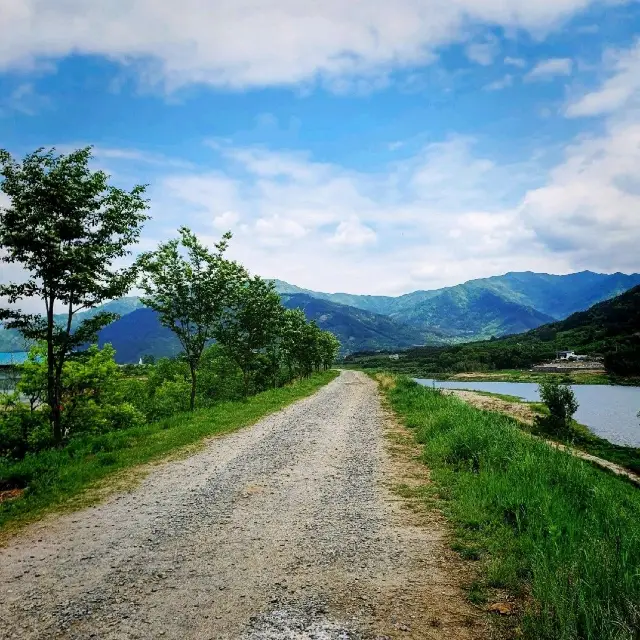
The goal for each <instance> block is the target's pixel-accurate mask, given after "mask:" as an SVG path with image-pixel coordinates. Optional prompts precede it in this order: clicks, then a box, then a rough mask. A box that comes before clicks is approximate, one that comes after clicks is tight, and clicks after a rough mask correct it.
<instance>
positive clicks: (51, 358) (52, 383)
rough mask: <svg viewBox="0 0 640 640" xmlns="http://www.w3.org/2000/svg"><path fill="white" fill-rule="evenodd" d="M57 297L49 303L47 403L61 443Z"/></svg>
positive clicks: (50, 418) (52, 426)
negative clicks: (55, 339)
mask: <svg viewBox="0 0 640 640" xmlns="http://www.w3.org/2000/svg"><path fill="white" fill-rule="evenodd" d="M54 302H55V299H54V298H53V297H52V296H50V297H49V300H48V305H47V404H48V405H49V410H50V414H49V421H50V423H51V430H52V432H53V441H54V442H55V444H57V445H59V444H60V443H61V442H62V422H61V420H60V417H61V416H60V399H59V397H58V385H57V384H56V363H55V353H54V349H53V323H54V319H53V304H54Z"/></svg>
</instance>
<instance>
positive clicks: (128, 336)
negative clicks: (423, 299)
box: [98, 294, 442, 363]
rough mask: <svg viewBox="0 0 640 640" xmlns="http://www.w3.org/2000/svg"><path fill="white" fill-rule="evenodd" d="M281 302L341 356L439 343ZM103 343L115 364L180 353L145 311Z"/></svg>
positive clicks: (342, 309) (302, 300) (354, 316)
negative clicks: (334, 342)
mask: <svg viewBox="0 0 640 640" xmlns="http://www.w3.org/2000/svg"><path fill="white" fill-rule="evenodd" d="M282 301H283V304H284V306H285V307H287V308H289V309H302V311H304V313H305V316H306V317H307V319H308V320H315V321H316V322H317V323H318V325H319V326H320V327H321V328H322V329H325V330H327V331H331V332H332V333H334V334H335V335H336V336H337V337H338V339H339V340H340V342H341V343H342V351H343V353H351V352H353V351H359V350H363V349H367V350H378V349H396V348H398V347H400V348H407V347H412V346H415V345H421V344H427V343H430V344H442V339H440V338H438V337H437V336H435V335H429V334H426V335H425V334H423V333H422V332H420V331H418V330H416V329H414V328H413V327H408V326H405V325H402V324H400V323H399V322H396V321H394V320H391V319H390V318H388V317H386V316H381V315H377V314H375V313H370V312H368V311H362V310H361V309H355V308H353V307H348V306H345V305H340V304H335V303H333V302H328V301H326V300H319V299H316V298H313V297H311V296H308V295H306V294H291V295H283V296H282ZM427 341H429V342H427ZM107 342H109V343H111V344H112V345H113V347H114V348H115V350H116V360H117V361H118V362H119V363H131V362H137V361H138V360H139V359H140V358H141V357H142V356H144V355H153V356H155V357H156V358H159V357H163V356H173V355H176V354H178V353H180V351H181V347H180V343H179V342H178V340H177V339H176V338H175V336H174V335H173V333H172V332H171V331H169V329H167V328H166V327H163V326H162V325H161V324H160V322H159V321H158V317H157V315H156V313H155V312H154V311H152V310H151V309H146V308H141V309H136V310H135V311H133V312H131V313H128V314H126V315H123V316H122V317H121V318H120V319H119V320H117V321H116V322H114V323H112V324H110V325H109V326H108V327H105V328H104V329H103V330H102V331H101V332H100V334H99V341H98V344H99V345H100V346H102V345H104V344H105V343H107Z"/></svg>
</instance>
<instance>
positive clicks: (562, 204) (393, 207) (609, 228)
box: [152, 127, 640, 293]
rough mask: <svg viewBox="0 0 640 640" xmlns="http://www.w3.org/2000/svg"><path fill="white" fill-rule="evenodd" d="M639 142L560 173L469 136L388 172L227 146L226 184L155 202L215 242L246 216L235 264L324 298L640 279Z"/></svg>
mask: <svg viewBox="0 0 640 640" xmlns="http://www.w3.org/2000/svg"><path fill="white" fill-rule="evenodd" d="M639 141H640V127H638V128H633V127H632V128H630V127H626V128H623V127H620V128H611V129H610V130H609V132H608V133H607V135H604V136H602V137H601V138H592V139H590V140H586V139H581V140H580V141H578V142H576V143H575V144H574V145H572V146H571V147H570V148H569V149H568V150H567V153H566V157H565V158H564V159H563V160H562V162H561V163H560V164H558V165H557V166H556V167H555V168H553V169H552V170H551V171H550V172H548V171H546V170H545V169H544V167H541V166H540V165H539V162H542V161H543V159H537V160H535V161H533V160H532V161H531V162H524V163H519V164H506V165H505V164H501V163H500V162H497V161H496V160H492V159H490V158H487V157H485V156H483V154H480V153H478V152H477V148H476V147H477V144H476V142H475V141H474V140H473V139H470V138H464V137H459V136H458V137H455V136H454V137H450V138H449V139H446V140H444V141H441V142H437V143H431V144H428V145H426V146H425V147H424V148H423V149H422V150H420V151H419V152H417V153H416V154H415V155H414V156H413V157H409V158H406V159H403V160H401V161H396V162H392V163H390V164H389V165H388V166H387V167H386V169H384V170H379V171H374V172H358V171H354V170H351V169H347V168H346V167H342V166H340V165H337V164H329V163H322V162H315V161H314V160H313V159H312V158H311V157H310V156H309V155H308V154H302V153H292V152H290V151H274V150H270V149H266V148H262V147H258V148H256V147H249V148H236V147H232V146H227V147H221V148H219V149H218V152H219V153H220V154H221V158H222V160H223V162H225V163H226V164H225V165H224V166H225V170H224V173H223V172H220V173H212V172H209V173H202V174H197V175H192V176H187V177H184V176H180V177H179V179H178V178H171V177H167V178H166V179H165V180H164V181H163V182H162V183H161V184H160V185H158V187H157V191H156V193H155V194H152V195H153V202H154V203H155V202H158V203H163V202H165V201H167V200H168V201H169V202H171V203H172V211H174V212H175V211H176V208H178V210H179V211H180V212H181V220H184V221H186V222H187V223H188V224H192V226H193V228H194V229H195V230H196V231H198V233H200V234H201V235H203V237H207V238H211V241H213V240H215V239H216V237H219V233H220V232H221V231H223V230H226V229H222V228H217V226H216V225H215V224H212V220H213V221H215V219H216V218H218V217H221V216H222V217H223V216H224V213H225V211H233V212H235V213H237V214H238V215H239V216H242V222H243V224H241V225H239V226H237V227H236V228H234V239H233V241H232V244H231V249H230V252H231V255H232V256H233V257H235V258H237V259H240V260H242V261H243V262H244V263H245V264H247V266H248V267H249V268H250V269H251V270H252V271H254V272H257V273H260V274H262V275H264V276H265V277H277V278H281V279H284V280H288V281H291V282H294V283H295V284H298V285H300V286H304V287H308V288H312V289H320V290H332V291H335V290H342V291H352V292H362V293H400V292H403V291H408V290H413V289H418V288H432V287H438V286H444V285H449V284H455V283H457V282H461V281H464V280H467V279H469V278H471V277H482V276H489V275H493V274H496V273H502V272H506V271H509V270H527V269H530V270H537V271H547V272H555V273H567V272H571V271H575V270H577V269H582V268H591V269H595V270H602V271H615V270H623V271H625V270H626V271H629V270H637V264H635V263H637V258H636V255H637V251H636V247H637V245H638V242H639V241H640V228H639V222H638V220H637V215H636V216H635V217H634V212H637V211H638V210H640V172H639V171H638V169H637V167H640V157H638V155H639V154H640V151H638V149H640V146H638V142H639ZM153 232H154V233H156V232H155V231H153ZM216 234H217V235H216ZM165 236H166V233H165Z"/></svg>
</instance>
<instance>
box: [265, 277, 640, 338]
mask: <svg viewBox="0 0 640 640" xmlns="http://www.w3.org/2000/svg"><path fill="white" fill-rule="evenodd" d="M274 283H275V285H276V289H277V290H278V291H279V292H280V293H282V294H289V295H290V294H296V293H299V294H306V295H309V296H312V297H314V298H319V299H322V300H327V301H330V302H335V303H338V304H343V305H348V306H351V307H355V308H357V309H363V310H365V311H371V312H373V313H377V314H381V315H385V316H388V317H390V318H391V319H393V320H395V321H398V322H401V323H403V324H407V325H409V326H413V327H415V328H418V329H420V330H422V331H425V330H426V331H430V332H435V333H436V334H438V335H439V336H440V338H441V339H444V340H445V341H449V342H461V341H467V340H480V339H483V338H490V337H493V336H495V337H500V336H504V335H510V334H513V333H521V332H523V331H527V330H529V329H535V328H536V327H539V326H541V325H543V324H546V323H548V322H551V321H553V320H562V319H563V318H566V317H567V316H569V315H571V314H572V313H575V312H576V311H583V310H585V309H588V308H589V307H590V306H592V305H593V304H595V303H597V302H601V301H603V300H608V299H609V298H613V297H614V296H617V295H619V294H620V293H623V292H624V291H627V290H628V289H630V288H631V287H634V286H636V285H637V284H640V273H634V274H631V275H626V274H624V273H614V274H603V273H593V272H591V271H581V272H580V273H572V274H569V275H564V276H557V275H549V274H547V273H533V272H531V271H525V272H521V273H513V272H512V273H507V274H505V275H502V276H494V277H491V278H482V279H479V280H470V281H468V282H465V283H464V284H459V285H456V286H453V287H445V288H443V289H434V290H431V291H414V292H413V293H407V294H405V295H401V296H397V297H391V296H363V295H352V294H348V293H322V292H317V291H310V290H307V289H301V288H299V287H296V286H294V285H291V284H288V283H286V282H282V281H280V280H275V281H274Z"/></svg>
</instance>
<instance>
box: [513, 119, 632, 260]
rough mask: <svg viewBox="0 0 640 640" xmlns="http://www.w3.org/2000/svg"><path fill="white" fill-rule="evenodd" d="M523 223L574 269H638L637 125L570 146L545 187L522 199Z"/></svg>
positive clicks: (617, 126) (615, 126)
mask: <svg viewBox="0 0 640 640" xmlns="http://www.w3.org/2000/svg"><path fill="white" fill-rule="evenodd" d="M521 210H522V215H523V220H524V222H525V223H526V224H527V226H528V227H529V228H531V229H532V230H533V231H534V232H535V233H536V236H537V237H538V238H540V239H541V241H542V242H543V243H544V244H545V246H546V247H547V248H548V249H549V250H550V251H551V252H554V253H557V254H565V255H569V256H571V260H572V264H574V265H575V266H576V267H578V268H581V267H589V266H590V267H591V268H593V267H596V268H599V269H602V270H605V271H610V270H613V271H615V270H620V271H631V270H633V271H637V270H638V266H639V265H638V249H637V247H638V243H639V242H640V216H639V215H638V211H640V123H638V122H636V123H634V122H615V123H613V122H612V123H610V124H609V126H608V129H607V131H606V132H605V134H604V135H602V136H592V137H588V138H584V139H582V140H580V141H579V142H577V143H576V144H574V145H571V146H570V147H569V148H568V149H567V152H566V158H565V160H564V162H563V163H562V164H560V165H559V166H557V167H556V168H555V169H554V171H553V172H552V174H551V178H550V180H549V182H548V184H546V185H545V186H544V187H541V188H539V189H534V190H531V191H529V192H528V193H527V195H526V196H525V198H524V199H523V204H522V209H521Z"/></svg>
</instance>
